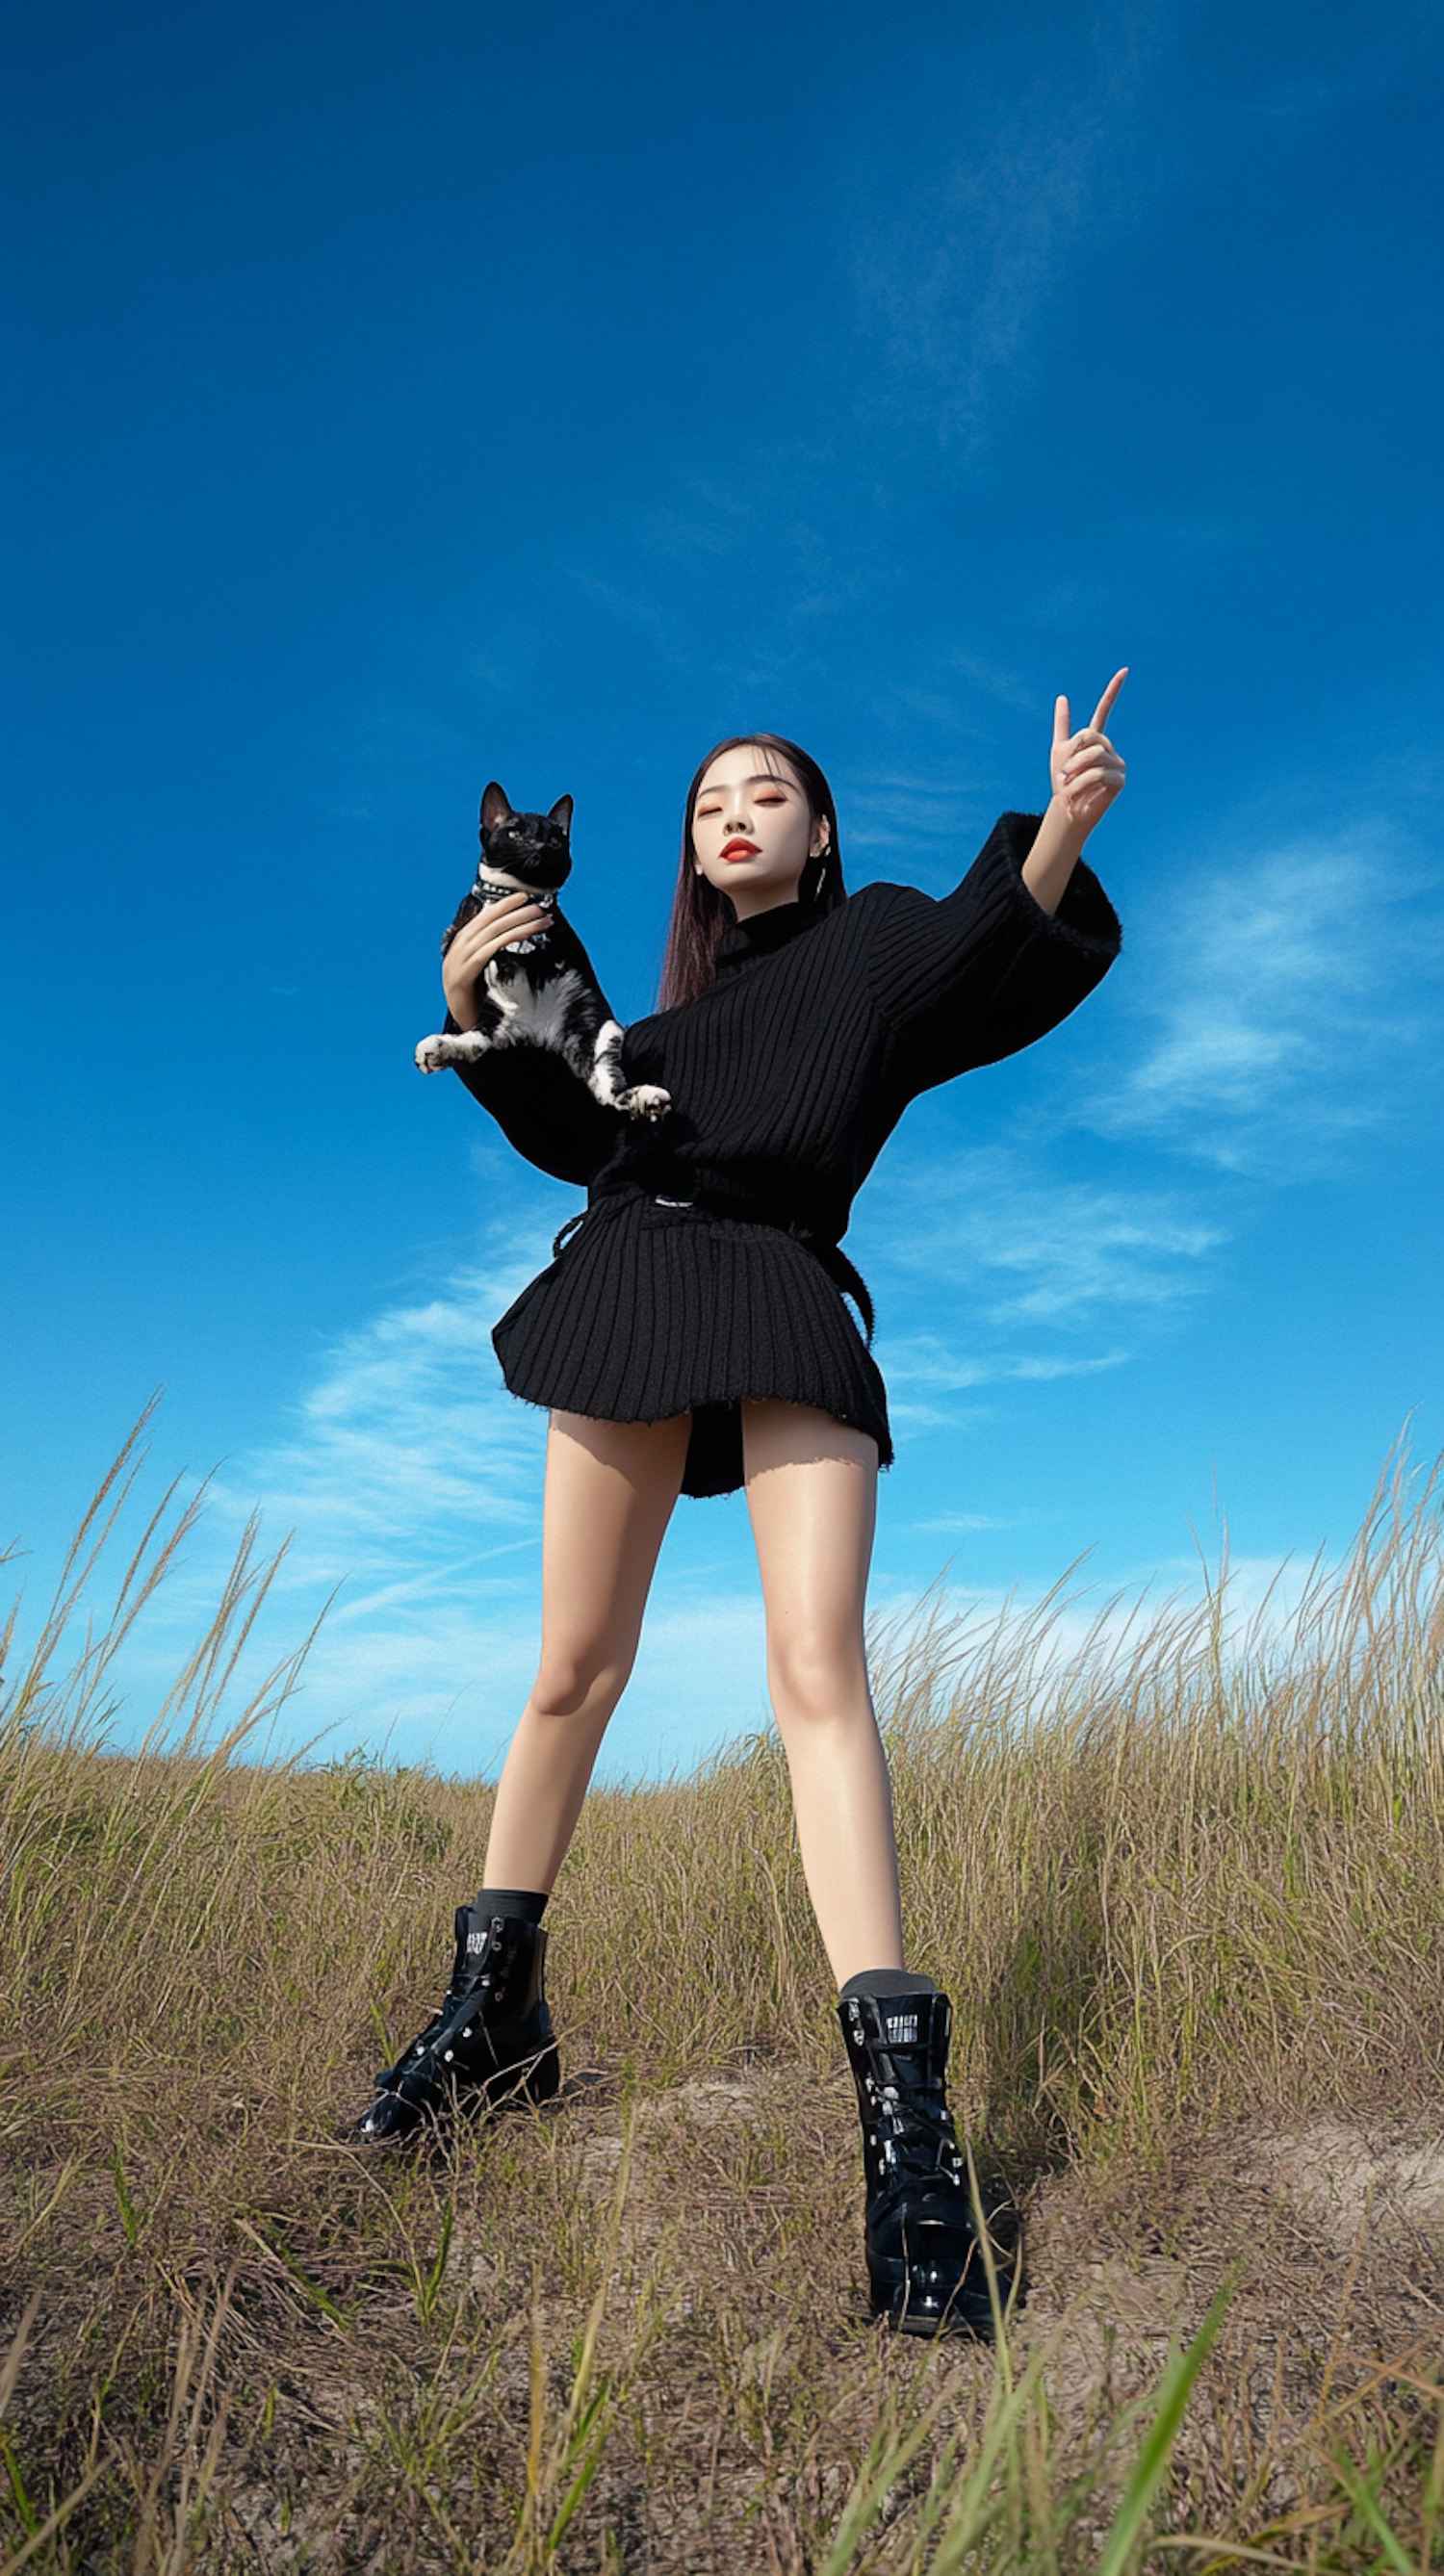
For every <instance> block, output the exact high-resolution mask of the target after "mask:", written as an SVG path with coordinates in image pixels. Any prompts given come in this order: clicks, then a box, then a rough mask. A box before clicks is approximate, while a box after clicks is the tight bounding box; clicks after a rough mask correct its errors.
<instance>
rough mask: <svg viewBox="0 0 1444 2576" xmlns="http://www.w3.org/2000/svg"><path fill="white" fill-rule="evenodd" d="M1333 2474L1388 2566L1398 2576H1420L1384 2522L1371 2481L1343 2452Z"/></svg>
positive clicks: (1340, 2453)
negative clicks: (1366, 2525) (1370, 2532)
mask: <svg viewBox="0 0 1444 2576" xmlns="http://www.w3.org/2000/svg"><path fill="white" fill-rule="evenodd" d="M1334 2474H1335V2476H1336V2477H1337V2479H1338V2481H1339V2484H1340V2486H1341V2487H1342V2488H1343V2490H1344V2492H1345V2494H1346V2495H1347V2497H1348V2499H1349V2502H1350V2503H1351V2505H1352V2506H1353V2508H1354V2511H1355V2512H1356V2513H1357V2514H1358V2515H1359V2517H1360V2520H1361V2521H1363V2522H1366V2523H1367V2524H1368V2526H1369V2529H1370V2530H1371V2531H1372V2533H1373V2535H1374V2538H1375V2539H1376V2540H1377V2542H1378V2544H1379V2547H1380V2548H1381V2549H1382V2551H1383V2553H1384V2556H1385V2558H1386V2559H1387V2560H1388V2563H1389V2565H1390V2566H1391V2567H1392V2568H1393V2569H1394V2571H1395V2576H1419V2570H1418V2568H1417V2567H1416V2566H1415V2564H1414V2561H1413V2559H1412V2558H1411V2557H1410V2555H1409V2553H1408V2551H1407V2549H1405V2547H1404V2546H1403V2543H1402V2542H1401V2541H1400V2540H1399V2539H1398V2537H1397V2535H1396V2534H1395V2533H1394V2532H1393V2531H1392V2530H1391V2529H1390V2526H1389V2524H1388V2522H1387V2521H1386V2520H1385V2517H1384V2515H1383V2513H1382V2511H1381V2509H1380V2505H1379V2499H1378V2497H1377V2496H1376V2495H1375V2494H1374V2492H1373V2490H1372V2488H1371V2487H1370V2485H1369V2482H1368V2480H1367V2479H1366V2478H1361V2477H1360V2475H1359V2472H1358V2470H1357V2469H1356V2468H1355V2466H1354V2464H1353V2462H1352V2460H1351V2459H1350V2458H1349V2457H1348V2455H1347V2453H1346V2452H1344V2451H1336V2452H1335V2453H1334Z"/></svg>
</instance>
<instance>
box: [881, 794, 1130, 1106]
mask: <svg viewBox="0 0 1444 2576" xmlns="http://www.w3.org/2000/svg"><path fill="white" fill-rule="evenodd" d="M1040 822H1041V817H1040V816H1039V815H1037V814H1004V815H1002V816H1001V817H1000V819H999V820H998V822H997V823H995V824H994V826H993V829H992V831H991V832H990V833H989V835H988V838H987V840H986V842H985V843H984V845H983V848H982V850H981V851H980V852H979V854H978V856H977V858H976V859H975V860H974V861H973V864H972V866H971V867H970V868H969V870H968V873H967V875H966V876H965V877H964V879H963V881H962V884H961V885H960V886H958V887H956V888H955V890H954V891H953V893H952V894H950V895H944V897H943V898H942V900H941V902H935V901H934V900H933V898H932V897H931V896H930V895H925V894H921V893H919V892H918V891H917V890H916V889H915V888H913V887H911V886H878V887H875V888H869V889H868V893H869V895H870V896H873V897H884V898H886V900H884V901H880V902H878V903H877V910H876V918H875V920H874V923H873V925H872V931H871V936H870V938H869V941H868V963H869V970H870V973H871V976H872V983H873V992H874V997H875V999H876V1001H877V1005H878V1008H879V1010H880V1011H881V1013H882V1016H883V1018H884V1020H885V1021H886V1022H887V1024H888V1026H889V1028H890V1029H891V1030H892V1031H893V1034H894V1036H895V1037H896V1038H897V1039H898V1040H899V1042H900V1043H901V1045H902V1047H903V1048H904V1050H905V1053H906V1057H907V1059H908V1072H909V1075H910V1078H911V1081H910V1087H913V1088H916V1089H918V1090H924V1091H925V1090H928V1089H929V1088H930V1087H931V1086H932V1085H933V1084H934V1083H938V1082H949V1081H951V1080H952V1078H953V1076H954V1075H955V1074H959V1073H967V1072H969V1071H970V1070H971V1069H972V1067H973V1066H975V1065H980V1064H996V1063H997V1061H998V1059H999V1058H1000V1057H1002V1056H1006V1055H1016V1054H1017V1052H1018V1050H1019V1048H1020V1047H1025V1046H1031V1045H1032V1043H1033V1040H1034V1039H1035V1038H1040V1037H1043V1036H1045V1035H1046V1034H1047V1032H1048V1030H1049V1029H1053V1028H1056V1027H1057V1026H1058V1023H1059V1021H1060V1020H1066V1018H1067V1017H1068V1014H1069V1012H1070V1011H1075V1010H1076V1009H1077V1007H1078V1005H1079V1003H1080V1002H1082V1001H1084V1000H1086V999H1087V996H1088V995H1089V994H1090V993H1091V992H1092V990H1093V987H1094V985H1095V984H1099V983H1101V982H1102V980H1103V977H1104V976H1105V975H1106V974H1107V972H1108V969H1109V967H1110V966H1111V965H1112V963H1113V960H1114V958H1115V957H1116V956H1117V954H1118V950H1119V946H1120V944H1121V940H1122V933H1121V931H1120V929H1119V926H1118V918H1117V915H1116V914H1115V912H1114V910H1113V906H1112V904H1111V903H1110V902H1109V900H1108V897H1107V896H1106V894H1105V893H1104V891H1103V888H1102V887H1101V885H1100V884H1099V882H1098V879H1097V878H1096V877H1095V875H1094V874H1093V871H1092V869H1091V868H1089V867H1085V866H1084V864H1083V862H1082V860H1081V859H1080V860H1079V862H1078V865H1077V866H1076V867H1075V869H1074V871H1073V874H1072V877H1071V878H1070V880H1069V884H1068V890H1067V893H1066V894H1065V895H1064V897H1063V900H1062V902H1061V903H1060V904H1059V906H1058V909H1057V911H1056V912H1055V913H1048V912H1044V910H1043V908H1042V906H1041V904H1038V903H1036V902H1035V901H1034V899H1033V897H1032V895H1031V894H1030V893H1029V891H1028V889H1027V887H1026V886H1025V885H1024V883H1023V875H1022V870H1023V862H1024V860H1025V859H1026V857H1027V855H1028V852H1029V851H1030V850H1031V848H1032V846H1033V843H1034V841H1035V839H1036V838H1037V834H1038V829H1039V825H1040Z"/></svg>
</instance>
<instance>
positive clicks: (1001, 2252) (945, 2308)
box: [838, 1990, 1019, 2336]
mask: <svg viewBox="0 0 1444 2576" xmlns="http://www.w3.org/2000/svg"><path fill="white" fill-rule="evenodd" d="M838 2018H839V2020H840V2021H841V2023H842V2035H843V2038H844V2040H845V2041H846V2043H847V2054H848V2061H849V2063H850V2065H851V2067H852V2077H853V2082H854V2083H855V2084H856V2086H857V2102H858V2109H859V2111H860V2112H861V2114H862V2155H863V2170H864V2173H865V2175H866V2178H867V2221H866V2229H867V2233H866V2246H867V2279H868V2288H869V2291H870V2293H871V2297H872V2307H873V2313H874V2315H875V2316H885V2317H886V2318H887V2321H888V2323H889V2325H890V2326H892V2327H893V2329H894V2331H895V2332H897V2333H899V2334H916V2335H935V2334H948V2333H952V2334H974V2335H985V2336H986V2335H991V2334H992V2331H993V2304H992V2300H991V2298H990V2296H989V2293H988V2274H987V2266H986V2264H985V2263H984V2260H983V2253H982V2247H981V2245H980V2243H979V2241H978V2218H977V2212H976V2210H975V2209H974V2206H973V2193H972V2185H971V2183H970V2180H969V2176H968V2168H967V2162H966V2159H965V2158H964V2157H963V2156H962V2155H961V2154H960V2152H959V2149H958V2142H957V2138H956V2136H955V2134H954V2130H953V2118H952V2113H951V2112H950V2111H949V2109H948V2097H947V2091H946V2087H945V2080H944V2079H945V2077H946V2074H947V2064H948V2034H949V2032H950V2030H951V2027H952V2006H951V2005H950V2003H949V2002H948V1999H947V1996H946V1995H940V1994H938V1993H937V1992H936V1991H935V1990H934V1991H933V1992H932V1993H922V1994H918V1993H914V1994H900V1995H866V1994H864V1995H848V1996H846V1997H844V2000H843V2001H842V2002H841V2003H840V2004H839V2006H838ZM979 2199H980V2201H981V2205H982V2212H983V2218H984V2221H985V2223H986V2226H987V2230H988V2239H989V2243H990V2245H991V2247H992V2253H993V2261H994V2266H995V2269H996V2273H997V2282H998V2296H999V2299H1000V2301H1001V2302H1002V2304H1003V2305H1004V2306H1005V2307H1006V2305H1007V2302H1008V2298H1009V2294H1010V2292H1011V2291H1012V2289H1013V2285H1014V2281H1015V2279H1016V2277H1017V2273H1018V2265H1019V2248H1018V2213H1017V2211H1016V2209H1015V2208H1014V2207H1013V2204H1012V2202H1011V2200H1010V2199H1009V2198H1008V2195H1007V2193H1006V2192H1005V2191H1001V2190H998V2189H996V2188H989V2187H987V2186H983V2187H981V2188H980V2191H979Z"/></svg>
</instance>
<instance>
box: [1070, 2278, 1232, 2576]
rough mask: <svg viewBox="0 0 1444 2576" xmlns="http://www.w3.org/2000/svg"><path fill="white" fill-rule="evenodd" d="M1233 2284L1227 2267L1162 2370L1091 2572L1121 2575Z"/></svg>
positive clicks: (1156, 2489) (1223, 2312) (1221, 2320)
mask: <svg viewBox="0 0 1444 2576" xmlns="http://www.w3.org/2000/svg"><path fill="white" fill-rule="evenodd" d="M1237 2285H1238V2274H1237V2272H1231V2273H1230V2274H1229V2277H1228V2279H1227V2280H1226V2281H1225V2282H1224V2284H1223V2287H1222V2288H1221V2289H1220V2290H1218V2291H1217V2292H1216V2293H1215V2295H1214V2298H1213V2300H1212V2302H1211V2304H1210V2307H1209V2311H1208V2314H1207V2316H1206V2317H1205V2318H1204V2321H1203V2323H1202V2325H1201V2326H1200V2327H1199V2330H1198V2332H1197V2334H1196V2335H1195V2336H1194V2339H1193V2341H1192V2343H1191V2344H1189V2345H1188V2347H1187V2349H1186V2350H1185V2351H1183V2352H1179V2353H1175V2354H1174V2357H1173V2359H1172V2361H1171V2362H1170V2363H1169V2365H1168V2368H1167V2369H1166V2371H1165V2372H1164V2374H1163V2378H1162V2381H1161V2383H1160V2385H1159V2391H1158V2412H1157V2414H1156V2415H1155V2416H1154V2419H1153V2422H1152V2424H1151V2425H1150V2427H1149V2431H1148V2437H1147V2439H1146V2441H1145V2442H1144V2445H1143V2448H1142V2450H1141V2451H1140V2452H1139V2454H1138V2458H1137V2460H1136V2461H1135V2462H1134V2467H1133V2475H1132V2477H1131V2478H1130V2479H1129V2481H1128V2484H1127V2486H1126V2487H1125V2489H1124V2491H1123V2495H1122V2497H1121V2499H1120V2501H1119V2506H1118V2511H1117V2512H1116V2513H1115V2515H1114V2517H1113V2522H1112V2526H1111V2528H1110V2530H1109V2533H1108V2538H1107V2539H1106V2541H1105V2542H1104V2544H1103V2555H1102V2557H1101V2558H1100V2559H1099V2561H1098V2566H1097V2570H1096V2576H1123V2570H1124V2568H1125V2567H1126V2566H1127V2564H1128V2560H1129V2558H1130V2556H1131V2555H1132V2551H1133V2545H1134V2542H1135V2541H1136V2540H1137V2538H1138V2535H1139V2532H1140V2531H1141V2530H1142V2528H1143V2523H1144V2519H1145V2517H1146V2515H1147V2512H1148V2508H1149V2506H1150V2505H1151V2504H1152V2502H1153V2499H1154V2496H1155V2495H1156V2494H1157V2492H1158V2487H1159V2482H1160V2480H1161V2479H1162V2476H1163V2473H1164V2470H1165V2469H1166V2468H1167V2466H1168V2456H1169V2453H1170V2452H1171V2450H1172V2449H1173V2445H1174V2442H1175V2440H1176V2438H1177V2435H1178V2428H1179V2425H1180V2424H1181V2423H1182V2421H1183V2410H1184V2408H1185V2406H1186V2405H1187V2404H1188V2400H1189V2396H1190V2394H1191V2392H1192V2389H1193V2383H1194V2381H1195V2380H1196V2379H1197V2377H1198V2374H1199V2372H1200V2370H1201V2369H1202V2368H1203V2365H1204V2363H1205V2361H1206V2360H1207V2359H1208V2356H1209V2353H1210V2352H1211V2350H1212V2348H1213V2343H1214V2339H1215V2337H1216V2336H1217V2333H1218V2330H1219V2327H1220V2326H1221V2325H1222V2323H1223V2320H1224V2316H1225V2313H1226V2311H1227V2308H1228V2303H1229V2301H1230V2299H1231V2298H1232V2297H1233V2294H1234V2291H1235V2289H1236V2287H1237Z"/></svg>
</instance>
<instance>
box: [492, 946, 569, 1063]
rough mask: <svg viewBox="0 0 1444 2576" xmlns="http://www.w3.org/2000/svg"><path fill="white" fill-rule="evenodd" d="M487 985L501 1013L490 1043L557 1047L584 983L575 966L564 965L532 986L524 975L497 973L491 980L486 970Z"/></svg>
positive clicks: (559, 1044)
mask: <svg viewBox="0 0 1444 2576" xmlns="http://www.w3.org/2000/svg"><path fill="white" fill-rule="evenodd" d="M486 989H487V993H488V996H489V998H490V999H491V1000H492V1001H493V1002H494V1003H495V1004H496V1007H497V1009H498V1010H499V1011H500V1013H501V1015H502V1016H501V1024H500V1026H499V1027H498V1028H496V1029H495V1030H493V1032H492V1040H491V1043H492V1045H493V1046H540V1047H555V1048H560V1046H561V1041H562V1039H563V1037H564V1036H565V1034H566V1029H567V1014H568V1012H569V1011H570V1010H571V1008H572V1006H573V1004H574V1003H575V1002H576V1001H577V1000H578V998H579V996H580V995H581V994H582V993H584V992H585V990H586V986H585V985H584V984H583V982H582V979H581V977H580V975H579V974H578V973H577V971H576V968H575V967H574V966H567V967H564V968H563V970H562V972H561V974H560V975H552V976H549V977H548V978H547V981H546V982H545V983H544V984H542V985H540V986H535V987H534V986H533V985H532V984H531V982H530V981H529V979H528V978H527V977H526V976H525V975H518V976H517V977H515V979H513V978H512V977H511V976H509V975H506V976H503V975H498V976H497V977H496V980H495V982H493V981H492V978H491V975H490V974H488V975H487V977H486Z"/></svg>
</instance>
